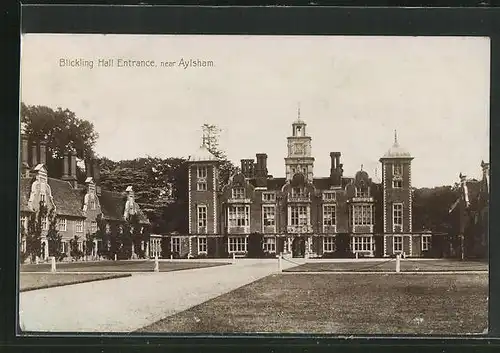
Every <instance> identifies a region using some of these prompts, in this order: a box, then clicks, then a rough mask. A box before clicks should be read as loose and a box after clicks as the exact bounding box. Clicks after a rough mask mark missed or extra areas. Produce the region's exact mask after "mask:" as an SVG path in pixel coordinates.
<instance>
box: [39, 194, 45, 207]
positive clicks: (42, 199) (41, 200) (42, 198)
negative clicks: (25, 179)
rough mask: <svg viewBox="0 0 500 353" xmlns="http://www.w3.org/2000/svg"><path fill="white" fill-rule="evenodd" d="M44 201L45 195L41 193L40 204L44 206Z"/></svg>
mask: <svg viewBox="0 0 500 353" xmlns="http://www.w3.org/2000/svg"><path fill="white" fill-rule="evenodd" d="M45 201H46V196H45V193H41V194H40V202H41V203H42V204H45Z"/></svg>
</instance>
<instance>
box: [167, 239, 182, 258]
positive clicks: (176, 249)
mask: <svg viewBox="0 0 500 353" xmlns="http://www.w3.org/2000/svg"><path fill="white" fill-rule="evenodd" d="M170 251H171V252H172V253H173V254H179V253H180V252H181V238H179V237H172V240H171V242H170Z"/></svg>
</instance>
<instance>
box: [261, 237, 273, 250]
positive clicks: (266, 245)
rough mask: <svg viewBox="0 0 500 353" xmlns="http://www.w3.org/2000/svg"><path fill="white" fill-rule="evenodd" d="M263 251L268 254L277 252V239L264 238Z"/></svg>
mask: <svg viewBox="0 0 500 353" xmlns="http://www.w3.org/2000/svg"><path fill="white" fill-rule="evenodd" d="M262 247H263V249H264V251H267V252H276V239H275V238H273V237H270V238H264V243H263V246H262Z"/></svg>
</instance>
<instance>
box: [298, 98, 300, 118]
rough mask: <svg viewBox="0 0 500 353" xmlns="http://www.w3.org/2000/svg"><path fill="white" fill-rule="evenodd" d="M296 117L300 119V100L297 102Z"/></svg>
mask: <svg viewBox="0 0 500 353" xmlns="http://www.w3.org/2000/svg"><path fill="white" fill-rule="evenodd" d="M297 117H298V120H300V102H298V103H297Z"/></svg>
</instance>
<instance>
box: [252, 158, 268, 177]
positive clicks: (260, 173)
mask: <svg viewBox="0 0 500 353" xmlns="http://www.w3.org/2000/svg"><path fill="white" fill-rule="evenodd" d="M256 157H257V165H256V166H255V176H256V177H260V178H267V154H265V153H257V154H256Z"/></svg>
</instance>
